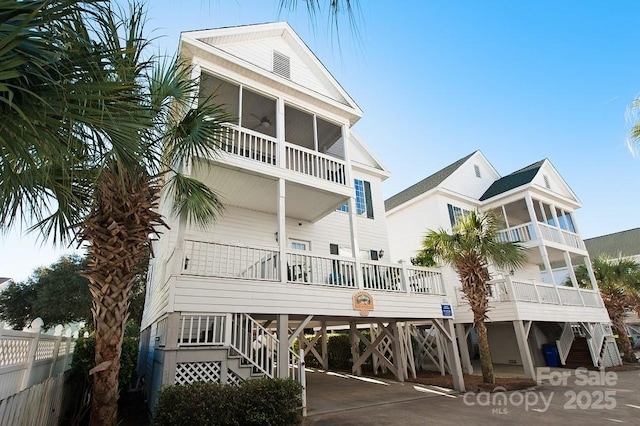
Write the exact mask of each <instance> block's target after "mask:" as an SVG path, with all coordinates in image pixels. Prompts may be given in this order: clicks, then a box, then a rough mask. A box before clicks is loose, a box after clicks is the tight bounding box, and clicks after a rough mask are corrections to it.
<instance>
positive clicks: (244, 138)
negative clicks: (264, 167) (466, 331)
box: [222, 123, 278, 165]
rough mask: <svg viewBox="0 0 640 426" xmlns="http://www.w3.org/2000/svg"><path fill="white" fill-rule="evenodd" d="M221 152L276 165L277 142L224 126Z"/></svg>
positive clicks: (262, 135)
mask: <svg viewBox="0 0 640 426" xmlns="http://www.w3.org/2000/svg"><path fill="white" fill-rule="evenodd" d="M224 127H225V134H224V137H223V140H224V142H223V144H222V150H223V151H225V152H228V153H230V154H234V155H237V156H240V157H244V158H249V159H251V160H255V161H259V162H261V163H266V164H273V165H276V164H277V157H278V142H277V141H276V140H275V139H274V138H272V137H270V136H267V135H264V134H262V133H259V132H254V131H253V130H249V129H245V128H243V127H239V126H237V125H235V124H228V123H227V124H225V125H224Z"/></svg>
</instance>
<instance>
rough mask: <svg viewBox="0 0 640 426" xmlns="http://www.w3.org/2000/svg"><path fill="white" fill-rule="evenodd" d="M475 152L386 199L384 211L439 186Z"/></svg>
mask: <svg viewBox="0 0 640 426" xmlns="http://www.w3.org/2000/svg"><path fill="white" fill-rule="evenodd" d="M476 152H478V151H474V152H472V153H471V154H469V155H467V156H466V157H463V158H461V159H459V160H458V161H456V162H455V163H452V164H449V165H448V166H447V167H445V168H444V169H440V170H438V171H437V172H435V173H434V174H432V175H431V176H428V177H426V178H424V179H422V180H421V181H420V182H418V183H416V184H414V185H411V186H410V187H408V188H407V189H405V190H403V191H400V192H398V193H397V194H396V195H393V196H391V197H389V198H387V199H386V200H385V201H384V208H385V210H386V211H389V210H391V209H393V208H395V207H398V206H399V205H401V204H404V203H406V202H407V201H409V200H412V199H414V198H416V197H417V196H419V195H421V194H424V193H425V192H427V191H430V190H432V189H433V188H435V187H436V186H438V185H440V184H441V183H442V182H443V181H444V180H445V179H446V178H448V177H449V176H451V175H452V174H453V172H455V171H456V170H458V168H460V166H462V165H463V164H464V163H465V162H466V161H467V160H468V159H469V158H471V156H473V154H475V153H476Z"/></svg>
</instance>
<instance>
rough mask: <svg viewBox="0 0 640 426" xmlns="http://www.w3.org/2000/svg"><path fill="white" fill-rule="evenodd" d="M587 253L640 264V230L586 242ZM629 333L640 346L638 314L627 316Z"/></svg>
mask: <svg viewBox="0 0 640 426" xmlns="http://www.w3.org/2000/svg"><path fill="white" fill-rule="evenodd" d="M584 244H585V245H586V246H587V251H589V255H590V256H591V257H592V258H595V257H598V256H608V257H610V258H611V259H617V258H619V257H624V258H630V259H633V260H634V261H635V262H636V263H637V262H640V228H633V229H627V230H626V231H620V232H614V233H613V234H607V235H601V236H599V237H593V238H588V239H586V240H584ZM626 322H627V332H628V333H629V336H631V337H632V338H633V344H634V346H636V347H637V346H640V318H639V317H638V314H637V313H636V312H629V314H628V315H627V319H626Z"/></svg>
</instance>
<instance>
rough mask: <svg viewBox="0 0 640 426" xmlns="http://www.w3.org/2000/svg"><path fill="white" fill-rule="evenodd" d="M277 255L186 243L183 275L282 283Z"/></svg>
mask: <svg viewBox="0 0 640 426" xmlns="http://www.w3.org/2000/svg"><path fill="white" fill-rule="evenodd" d="M277 259H278V252H277V251H275V250H271V249H264V248H256V247H246V246H238V245H231V244H219V243H208V242H202V241H192V240H185V242H184V256H183V259H182V265H181V270H182V275H196V276H203V277H226V278H244V279H252V280H265V281H279V280H280V276H279V275H278V269H279V268H278V261H277Z"/></svg>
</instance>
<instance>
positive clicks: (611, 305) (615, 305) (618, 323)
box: [602, 292, 636, 362]
mask: <svg viewBox="0 0 640 426" xmlns="http://www.w3.org/2000/svg"><path fill="white" fill-rule="evenodd" d="M602 299H603V301H604V306H605V308H606V309H607V313H608V314H609V318H611V325H613V329H614V330H615V331H616V333H618V341H619V342H620V346H621V347H622V359H623V360H624V361H627V362H636V355H635V353H634V352H633V345H631V340H630V339H629V335H628V334H627V327H626V324H625V321H624V320H625V318H626V316H627V315H626V310H625V305H626V302H627V299H626V298H625V297H624V296H619V295H618V293H616V292H604V294H603V297H602Z"/></svg>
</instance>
